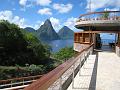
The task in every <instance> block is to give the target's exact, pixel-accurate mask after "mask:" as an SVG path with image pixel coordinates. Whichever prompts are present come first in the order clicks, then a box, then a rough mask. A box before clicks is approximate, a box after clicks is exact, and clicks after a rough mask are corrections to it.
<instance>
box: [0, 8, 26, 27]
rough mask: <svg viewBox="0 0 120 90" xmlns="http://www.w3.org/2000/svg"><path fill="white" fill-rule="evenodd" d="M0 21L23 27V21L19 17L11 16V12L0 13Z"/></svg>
mask: <svg viewBox="0 0 120 90" xmlns="http://www.w3.org/2000/svg"><path fill="white" fill-rule="evenodd" d="M0 20H8V21H9V22H11V23H15V24H17V25H19V26H20V27H21V28H23V27H25V19H24V18H20V17H19V16H13V13H12V11H9V10H5V11H1V12H0Z"/></svg>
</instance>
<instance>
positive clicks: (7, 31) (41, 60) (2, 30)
mask: <svg viewBox="0 0 120 90" xmlns="http://www.w3.org/2000/svg"><path fill="white" fill-rule="evenodd" d="M49 56H50V50H49V49H48V47H47V46H44V45H43V44H42V43H41V42H40V41H39V39H38V38H37V37H35V35H33V34H32V33H27V32H25V31H24V30H23V29H21V28H19V27H18V26H17V25H15V24H11V23H9V22H8V21H5V20H2V21H0V62H1V63H0V64H1V65H16V64H18V65H25V64H26V63H28V64H45V63H47V62H48V61H49V59H48V58H49Z"/></svg>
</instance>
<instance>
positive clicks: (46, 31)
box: [37, 19, 60, 41]
mask: <svg viewBox="0 0 120 90" xmlns="http://www.w3.org/2000/svg"><path fill="white" fill-rule="evenodd" d="M37 34H38V37H39V38H40V40H41V41H50V40H57V39H60V38H59V36H58V34H57V33H56V32H55V30H54V29H53V26H52V24H51V22H50V20H49V19H47V20H46V21H45V23H44V24H43V25H41V27H40V28H39V29H38V30H37Z"/></svg>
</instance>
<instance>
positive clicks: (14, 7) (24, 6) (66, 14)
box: [0, 0, 120, 32]
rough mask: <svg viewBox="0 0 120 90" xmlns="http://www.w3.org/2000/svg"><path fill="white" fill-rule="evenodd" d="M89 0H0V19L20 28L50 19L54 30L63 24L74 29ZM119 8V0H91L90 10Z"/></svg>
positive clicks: (36, 27) (36, 25) (86, 9)
mask: <svg viewBox="0 0 120 90" xmlns="http://www.w3.org/2000/svg"><path fill="white" fill-rule="evenodd" d="M89 2H90V0H0V20H1V19H5V20H8V21H10V22H11V23H15V24H17V25H19V26H20V27H21V28H25V27H32V28H34V29H36V30H37V29H38V28H39V27H40V26H41V25H42V24H43V23H44V21H45V20H46V19H50V21H51V22H52V25H53V27H54V29H55V30H56V32H58V31H59V29H60V28H62V27H63V26H68V27H69V28H71V29H72V30H74V31H79V30H78V29H76V28H75V27H74V25H75V21H76V19H77V18H78V17H79V16H80V14H84V13H87V12H88V10H89V9H88V7H89ZM106 9H107V10H119V9H120V0H91V10H92V11H103V10H106Z"/></svg>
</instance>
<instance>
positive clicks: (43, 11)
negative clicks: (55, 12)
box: [38, 8, 52, 15]
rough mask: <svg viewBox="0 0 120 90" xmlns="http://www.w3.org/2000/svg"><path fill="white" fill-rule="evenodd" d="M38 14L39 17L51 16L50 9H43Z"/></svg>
mask: <svg viewBox="0 0 120 90" xmlns="http://www.w3.org/2000/svg"><path fill="white" fill-rule="evenodd" d="M38 13H39V14H41V15H52V12H51V9H50V8H43V9H40V10H38Z"/></svg>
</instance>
